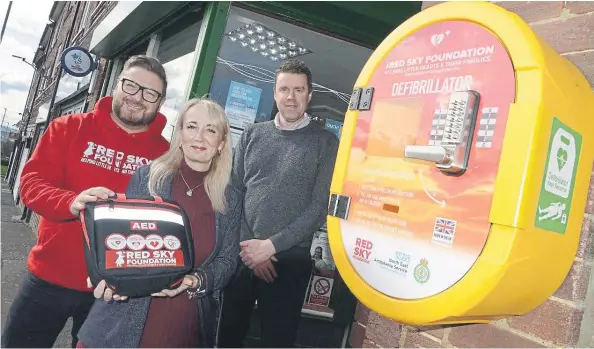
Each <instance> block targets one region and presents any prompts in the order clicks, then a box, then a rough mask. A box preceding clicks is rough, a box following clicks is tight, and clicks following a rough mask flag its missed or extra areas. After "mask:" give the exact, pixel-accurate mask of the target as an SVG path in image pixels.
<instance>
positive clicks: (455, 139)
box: [404, 90, 480, 176]
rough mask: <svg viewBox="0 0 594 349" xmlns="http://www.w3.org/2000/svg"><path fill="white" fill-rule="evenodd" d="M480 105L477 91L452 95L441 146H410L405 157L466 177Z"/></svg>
mask: <svg viewBox="0 0 594 349" xmlns="http://www.w3.org/2000/svg"><path fill="white" fill-rule="evenodd" d="M479 103H480V95H479V93H478V92H476V91H472V90H468V91H456V92H454V93H452V96H451V97H450V101H449V105H448V109H447V117H446V119H445V120H443V122H444V125H443V130H441V127H440V128H438V132H439V131H441V132H442V133H443V135H442V139H441V142H440V143H439V144H437V145H407V146H406V148H405V149H404V156H405V157H406V158H409V159H417V160H424V161H431V162H434V163H435V165H436V167H437V168H438V169H440V170H441V171H442V172H443V173H445V174H448V175H455V176H459V175H462V174H463V173H464V172H465V171H466V168H467V167H468V157H469V155H470V149H471V146H472V136H473V134H474V128H475V124H476V119H477V113H478V108H479ZM440 126H441V125H440Z"/></svg>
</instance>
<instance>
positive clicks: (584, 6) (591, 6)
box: [565, 1, 594, 14]
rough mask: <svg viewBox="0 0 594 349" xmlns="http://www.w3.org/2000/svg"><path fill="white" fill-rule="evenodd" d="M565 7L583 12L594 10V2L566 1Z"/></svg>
mask: <svg viewBox="0 0 594 349" xmlns="http://www.w3.org/2000/svg"><path fill="white" fill-rule="evenodd" d="M565 8H566V9H568V10H569V12H571V13H574V14H582V13H588V12H593V11H594V2H591V1H566V2H565Z"/></svg>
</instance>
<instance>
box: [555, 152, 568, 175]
mask: <svg viewBox="0 0 594 349" xmlns="http://www.w3.org/2000/svg"><path fill="white" fill-rule="evenodd" d="M566 163H567V150H565V149H562V148H559V149H558V150H557V166H558V167H559V171H561V170H562V169H563V167H565V164H566Z"/></svg>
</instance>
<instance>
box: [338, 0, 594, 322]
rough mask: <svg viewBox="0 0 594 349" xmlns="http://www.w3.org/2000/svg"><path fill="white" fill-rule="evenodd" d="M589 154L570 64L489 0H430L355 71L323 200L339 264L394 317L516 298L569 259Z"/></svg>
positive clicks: (551, 284) (593, 146)
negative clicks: (326, 196)
mask: <svg viewBox="0 0 594 349" xmlns="http://www.w3.org/2000/svg"><path fill="white" fill-rule="evenodd" d="M593 157H594V95H593V93H592V91H591V88H590V86H589V85H588V82H587V81H586V79H585V78H584V77H583V76H582V75H581V74H580V72H579V71H578V69H577V68H576V67H575V66H574V65H572V64H571V63H570V62H569V61H568V60H567V59H565V58H563V57H561V56H560V55H559V54H557V53H555V52H554V51H553V50H552V49H551V48H550V47H549V46H548V45H547V44H546V43H545V42H544V41H542V40H541V39H539V38H538V37H537V36H536V35H535V34H534V32H533V31H532V30H531V29H530V27H529V26H528V25H527V24H526V23H524V22H523V21H522V20H521V19H520V17H518V16H517V15H516V14H514V13H512V12H509V11H507V10H505V9H503V8H501V7H499V6H497V5H494V4H491V3H488V2H478V3H469V2H448V3H442V4H438V5H436V6H433V7H430V8H428V9H426V10H424V11H422V12H420V13H418V14H417V15H415V16H414V17H412V18H410V19H409V20H408V21H407V22H405V23H404V24H402V25H401V26H399V27H398V28H396V29H395V30H394V31H393V32H392V33H391V34H390V35H389V36H388V37H387V38H386V39H385V40H384V41H383V42H382V43H381V45H380V46H379V47H378V48H377V49H376V50H375V52H374V53H373V54H372V56H371V57H370V59H369V60H368V62H367V63H366V65H365V66H364V68H363V70H362V72H361V74H360V75H359V78H358V80H357V81H356V84H355V90H354V92H353V95H352V98H351V101H350V105H349V110H348V112H347V114H346V116H345V123H344V127H343V130H342V137H341V141H340V147H339V151H338V157H337V161H336V165H335V170H334V177H333V181H332V187H331V198H330V203H329V211H330V213H329V217H328V230H329V238H330V246H331V250H332V254H333V256H334V259H335V262H336V265H337V268H338V270H339V272H340V274H341V276H342V277H343V278H344V280H345V282H346V284H347V285H348V287H349V288H350V290H351V291H352V292H353V293H354V294H355V296H356V297H357V298H358V299H359V301H361V302H362V303H363V304H365V305H366V306H367V307H369V308H370V309H372V310H374V311H376V312H378V313H379V314H381V315H383V316H386V317H388V318H391V319H394V320H396V321H398V322H401V323H406V324H415V325H429V324H455V323H471V322H474V323H480V322H488V321H491V320H495V319H498V318H503V317H507V316H512V315H521V314H525V313H527V312H529V311H531V310H533V309H535V308H536V307H537V306H539V305H540V304H542V303H543V302H544V301H545V300H546V299H547V298H548V297H550V296H551V295H552V294H553V293H554V292H555V290H557V288H558V287H559V286H560V285H561V284H562V282H563V280H564V279H565V277H566V276H567V274H568V272H569V269H570V267H571V265H572V263H573V260H574V257H575V254H576V251H577V248H578V242H579V236H580V228H581V225H582V219H583V217H584V209H585V205H586V196H587V192H588V185H589V182H590V173H591V170H592V162H593Z"/></svg>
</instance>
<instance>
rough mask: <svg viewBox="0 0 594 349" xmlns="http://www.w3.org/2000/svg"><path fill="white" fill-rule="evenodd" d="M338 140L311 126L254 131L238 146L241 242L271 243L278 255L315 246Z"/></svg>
mask: <svg viewBox="0 0 594 349" xmlns="http://www.w3.org/2000/svg"><path fill="white" fill-rule="evenodd" d="M337 149H338V138H336V136H335V135H334V134H332V133H331V132H330V131H328V130H326V129H324V128H323V127H322V126H320V125H318V124H316V123H314V122H310V123H309V124H308V125H307V126H305V127H303V128H300V129H296V130H280V129H278V128H277V127H276V126H275V125H274V121H268V122H262V123H257V124H254V125H251V126H250V127H248V128H247V129H245V130H244V132H243V134H242V136H241V139H240V140H239V142H238V143H237V145H236V148H235V154H234V163H233V174H232V180H233V185H234V186H235V187H236V188H237V189H238V190H239V191H240V192H242V193H244V195H245V196H244V206H243V207H244V208H243V217H242V224H241V241H245V240H249V239H254V238H256V239H268V238H270V240H271V241H272V243H273V244H274V247H275V249H276V251H277V253H279V252H282V251H285V250H287V249H289V248H292V247H294V246H302V247H307V248H309V246H310V245H311V241H312V238H313V234H314V232H315V231H316V230H318V229H319V228H320V226H321V225H322V224H323V223H324V221H325V218H326V215H327V214H328V197H329V192H330V182H331V180H332V173H333V170H334V162H335V161H336V152H337Z"/></svg>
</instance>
